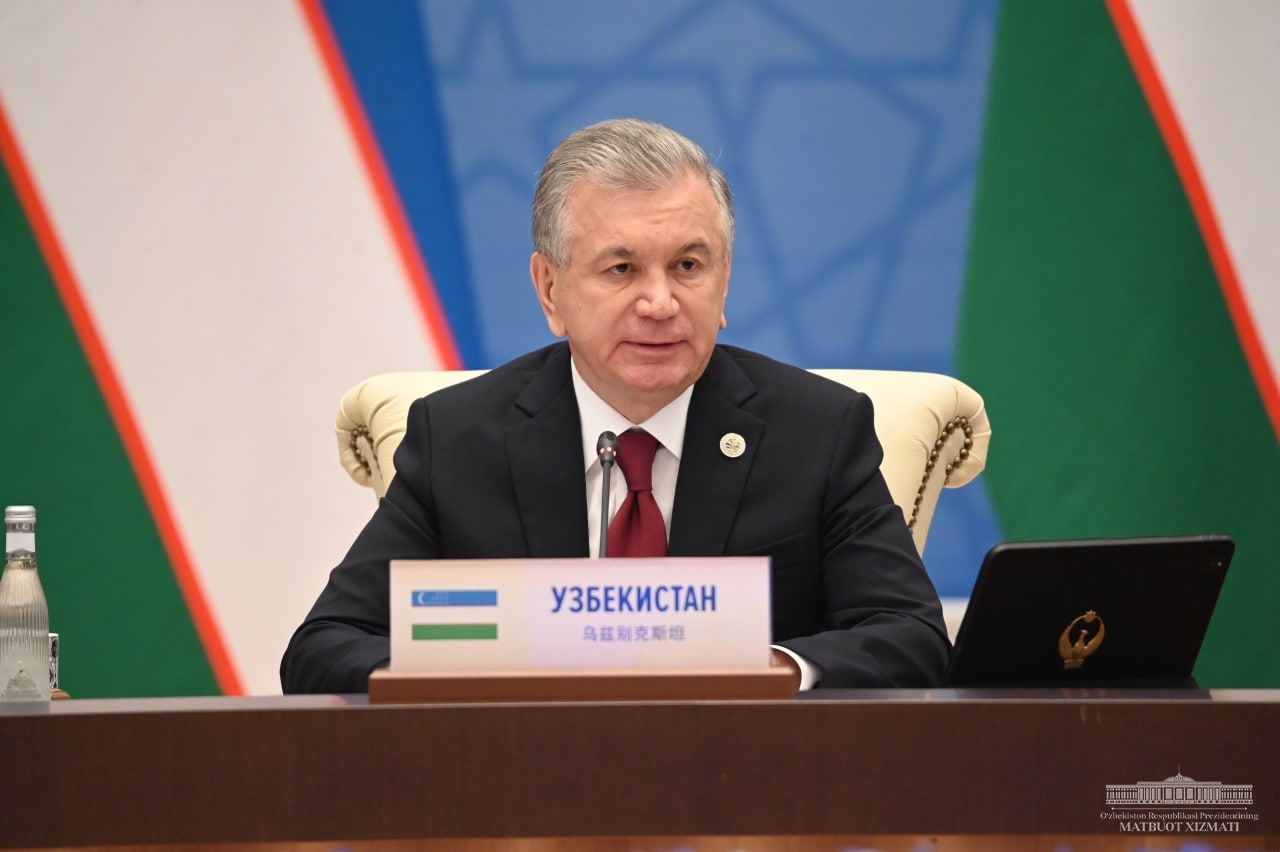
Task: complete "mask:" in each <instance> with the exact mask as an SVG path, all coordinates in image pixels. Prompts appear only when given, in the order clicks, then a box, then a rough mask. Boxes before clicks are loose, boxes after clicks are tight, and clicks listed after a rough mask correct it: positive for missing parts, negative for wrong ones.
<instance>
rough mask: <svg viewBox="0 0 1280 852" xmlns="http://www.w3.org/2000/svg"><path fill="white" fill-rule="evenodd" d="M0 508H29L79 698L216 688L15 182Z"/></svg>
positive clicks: (1, 217)
mask: <svg viewBox="0 0 1280 852" xmlns="http://www.w3.org/2000/svg"><path fill="white" fill-rule="evenodd" d="M0 258H3V261H2V262H0V317H3V318H4V335H3V338H0V363H3V364H4V371H3V372H4V380H3V381H4V385H5V392H4V399H5V405H4V406H3V407H0V432H2V433H3V434H4V435H5V439H4V441H2V442H0V501H3V502H4V503H6V504H10V505H12V504H27V503H29V504H31V505H34V506H35V507H36V511H37V512H38V521H37V525H36V546H37V554H38V559H39V566H40V579H41V582H42V583H43V585H44V588H45V595H46V597H47V598H48V600H49V626H50V629H51V630H53V631H55V632H57V633H59V634H60V635H61V642H62V644H61V666H60V683H61V685H62V688H63V689H65V690H67V691H68V692H69V693H71V695H72V697H74V698H96V697H120V696H148V695H156V696H167V695H211V694H217V693H218V691H219V690H218V685H217V682H216V680H215V678H214V675H213V672H212V669H211V668H210V666H209V663H208V660H207V658H206V656H205V653H204V650H203V648H202V646H201V644H200V640H199V637H198V636H197V634H196V630H195V627H194V625H193V623H192V620H191V617H190V616H189V614H188V611H187V608H186V605H185V604H184V602H183V599H182V595H181V593H180V591H179V589H178V585H177V581H176V580H175V578H174V573H173V570H172V569H171V567H170V565H169V560H168V557H167V556H166V554H165V551H164V548H163V546H162V545H161V542H160V538H159V536H158V534H157V532H156V528H155V525H154V523H153V522H152V519H151V514H150V512H149V511H148V508H147V504H146V501H145V500H144V498H143V495H142V492H141V490H140V488H139V486H138V481H137V479H136V477H135V476H134V472H133V469H132V468H131V466H130V464H129V460H128V457H127V455H126V453H125V451H124V447H123V446H122V444H121V442H120V439H119V436H118V434H117V432H116V429H115V426H114V424H113V423H112V420H111V417H110V415H109V413H108V411H107V407H106V404H105V402H104V401H103V397H102V394H101V393H100V392H99V389H98V386H97V383H96V381H95V380H94V376H93V373H92V371H91V370H90V368H89V365H88V362H87V361H86V359H85V356H84V354H83V352H82V350H81V347H80V344H79V341H78V340H77V339H76V335H75V332H74V331H73V329H72V327H71V324H70V322H69V320H68V318H67V314H66V311H65V310H64V309H63V305H62V302H61V301H60V299H59V297H58V293H57V290H56V288H55V286H54V283H53V280H52V278H51V276H50V274H49V271H48V268H47V267H46V265H45V261H44V259H43V258H42V256H41V254H40V250H39V248H38V246H37V244H36V241H35V238H34V236H33V234H32V230H31V228H30V227H29V225H28V222H27V220H26V218H25V215H24V213H23V210H22V207H21V205H20V204H19V202H18V199H17V196H16V194H15V192H14V187H13V183H12V182H11V180H10V178H9V175H8V174H6V173H5V172H4V171H3V169H0Z"/></svg>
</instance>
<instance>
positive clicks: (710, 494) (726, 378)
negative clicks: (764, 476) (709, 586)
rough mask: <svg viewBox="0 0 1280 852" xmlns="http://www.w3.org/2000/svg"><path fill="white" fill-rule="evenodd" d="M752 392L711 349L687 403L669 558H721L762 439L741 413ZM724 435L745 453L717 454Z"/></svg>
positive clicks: (758, 424)
mask: <svg viewBox="0 0 1280 852" xmlns="http://www.w3.org/2000/svg"><path fill="white" fill-rule="evenodd" d="M755 392H756V389H755V385H754V384H752V382H751V380H750V379H749V378H747V376H746V374H745V373H743V372H742V370H741V369H740V368H739V367H738V365H737V363H736V362H735V361H734V360H733V358H732V357H731V356H729V355H728V354H726V353H725V352H724V351H723V350H722V349H716V350H715V352H714V354H713V355H712V357H711V362H710V363H709V364H708V365H707V370H706V372H705V373H704V374H703V376H702V378H701V379H699V380H698V382H697V384H695V385H694V388H693V397H692V398H691V399H690V401H689V417H688V420H687V421H686V424H685V432H684V447H683V449H682V450H681V453H680V474H679V478H678V479H677V480H676V497H675V505H674V506H673V508H672V511H671V535H670V537H669V545H668V552H669V553H670V555H672V556H720V555H722V554H723V553H724V551H725V548H726V546H727V543H728V540H729V532H730V531H731V529H732V528H733V521H734V519H735V518H736V517H737V515H738V507H739V504H740V503H741V500H742V497H743V492H744V490H745V486H746V482H747V476H748V474H750V472H751V466H752V464H753V460H754V459H755V455H756V451H757V450H758V449H759V447H760V446H761V443H760V442H761V439H762V438H763V437H764V421H762V420H761V419H760V418H758V417H756V416H755V415H754V414H752V413H750V412H748V411H746V410H745V409H743V408H742V405H743V403H745V402H746V401H747V400H748V399H750V398H751V397H752V396H754V395H755ZM730 433H734V434H737V435H739V436H741V437H742V439H743V441H744V442H745V446H746V451H745V452H744V453H743V454H742V455H741V456H738V457H737V458H731V457H729V456H726V455H725V454H724V453H723V452H721V449H720V441H721V438H722V437H723V436H725V435H726V434H730Z"/></svg>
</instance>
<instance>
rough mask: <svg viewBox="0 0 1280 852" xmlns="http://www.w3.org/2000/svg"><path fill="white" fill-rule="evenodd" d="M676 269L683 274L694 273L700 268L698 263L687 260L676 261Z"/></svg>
mask: <svg viewBox="0 0 1280 852" xmlns="http://www.w3.org/2000/svg"><path fill="white" fill-rule="evenodd" d="M676 267H677V268H678V269H679V270H680V271H681V272H693V271H694V270H695V269H697V268H698V261H696V260H690V259H689V258H685V259H684V260H679V261H676Z"/></svg>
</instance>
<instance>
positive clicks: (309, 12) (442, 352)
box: [298, 0, 462, 370]
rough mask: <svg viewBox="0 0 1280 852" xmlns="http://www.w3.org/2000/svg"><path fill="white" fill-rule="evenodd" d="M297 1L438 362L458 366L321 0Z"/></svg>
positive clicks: (422, 262)
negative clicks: (371, 185)
mask: <svg viewBox="0 0 1280 852" xmlns="http://www.w3.org/2000/svg"><path fill="white" fill-rule="evenodd" d="M298 2H299V4H300V5H301V6H302V12H303V15H304V17H305V18H306V20H307V23H308V25H309V26H310V28H311V35H312V38H314V40H315V43H316V49H317V50H318V51H319V53H320V57H321V59H322V60H323V62H324V65H325V68H326V69H327V70H328V72H329V80H330V82H331V83H332V84H333V88H334V92H335V93H336V95H337V98H338V102H339V103H340V104H341V105H342V111H343V114H344V115H345V116H346V119H347V124H348V126H349V127H350V128H351V135H352V137H353V139H354V140H355V143H356V148H357V150H359V152H360V157H361V159H362V160H363V161H364V166H365V171H366V173H367V174H368V176H369V182H370V183H371V184H373V191H374V194H375V195H376V196H377V199H378V202H379V204H380V206H381V207H382V213H383V216H385V217H386V222H387V227H388V228H389V229H390V230H391V236H392V240H393V241H394V243H395V246H396V249H397V251H398V252H399V254H400V260H401V262H402V263H403V264H404V269H405V273H406V275H407V276H408V279H409V282H410V285H411V289H412V290H413V297H414V301H415V302H416V303H417V305H418V309H419V313H420V319H421V321H422V324H423V327H424V330H425V332H426V334H427V336H428V338H430V341H431V343H432V344H434V346H435V350H436V356H437V357H438V358H439V360H440V365H441V367H443V368H444V369H447V370H458V369H461V368H462V357H461V356H460V355H459V354H458V347H457V343H456V342H455V341H454V339H453V332H452V331H451V330H450V329H449V323H448V321H447V318H446V317H445V314H444V308H443V307H442V306H441V304H440V298H439V296H438V295H437V293H436V288H435V283H434V282H433V281H432V280H431V273H430V272H429V271H428V269H427V264H426V260H425V258H423V256H422V252H421V250H420V249H419V248H418V244H417V240H416V239H414V236H413V231H412V230H411V229H410V228H409V220H408V217H407V216H405V213H404V208H403V206H402V205H401V204H400V196H399V195H398V194H397V193H396V190H395V186H394V185H393V183H392V181H391V176H390V173H389V172H388V171H387V166H386V163H385V162H384V161H383V159H382V152H381V150H380V149H379V148H378V143H377V140H376V139H375V138H374V135H373V130H372V128H371V127H370V126H369V119H368V117H367V116H366V115H365V113H364V108H363V107H362V106H361V104H360V98H359V96H358V95H357V94H356V88H355V84H354V83H353V82H352V80H351V75H350V73H349V72H348V71H347V66H346V63H345V62H344V61H343V59H342V53H341V51H340V50H339V48H338V42H337V39H336V38H334V35H333V29H332V27H330V25H329V20H328V18H327V17H325V13H324V10H323V9H322V8H321V6H320V0H298Z"/></svg>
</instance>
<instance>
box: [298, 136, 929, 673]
mask: <svg viewBox="0 0 1280 852" xmlns="http://www.w3.org/2000/svg"><path fill="white" fill-rule="evenodd" d="M533 232H534V248H535V252H534V254H533V257H532V259H531V262H530V273H531V277H532V278H533V283H534V287H535V289H536V291H537V295H538V300H539V303H540V304H541V306H542V309H543V312H544V313H545V315H546V318H547V323H548V325H549V327H550V329H551V331H552V333H553V334H555V336H557V337H561V338H566V340H567V343H558V344H554V345H552V346H549V347H547V348H545V349H542V350H539V351H537V352H533V353H531V354H529V355H526V356H523V357H521V358H519V359H517V360H515V361H513V362H511V363H509V364H507V365H505V366H503V367H499V368H497V369H495V370H492V371H490V372H489V373H487V374H485V375H484V376H482V377H480V378H478V379H475V380H473V381H470V382H466V383H463V384H460V385H457V386H454V387H451V388H448V389H446V390H443V391H440V392H438V393H436V394H433V395H432V396H430V397H427V398H425V399H421V400H418V401H417V402H415V403H414V405H413V406H412V408H411V410H410V412H409V418H408V428H407V431H406V434H405V438H404V442H403V443H402V444H401V446H400V449H399V450H398V451H397V453H396V459H395V461H396V471H397V473H396V477H395V479H394V480H393V481H392V483H391V485H390V487H389V489H388V491H387V495H386V498H385V499H384V500H383V501H382V503H381V504H380V506H379V508H378V510H377V512H376V513H375V515H374V517H373V519H372V520H371V521H370V522H369V524H368V525H367V526H366V527H365V529H364V531H363V532H362V533H361V534H360V536H359V538H357V540H356V542H355V544H354V545H353V546H352V548H351V550H350V552H349V553H348V554H347V556H346V558H345V559H344V560H343V562H342V564H341V565H339V566H338V567H337V568H336V569H334V571H333V572H332V574H331V575H330V579H329V583H328V585H327V586H326V588H325V589H324V591H323V593H322V594H321V596H320V598H319V600H318V601H317V602H316V604H315V606H314V607H313V608H312V610H311V612H310V614H309V615H308V616H307V619H306V620H305V621H304V623H303V624H302V626H301V627H299V629H298V630H297V632H296V633H295V634H294V636H293V639H292V640H291V641H290V643H289V647H288V649H287V650H286V652H285V656H284V660H283V662H282V664H281V670H280V671H281V682H282V684H283V686H284V689H285V691H286V692H361V691H364V690H365V689H367V681H368V677H369V674H370V673H371V672H372V671H373V670H374V669H376V668H378V667H380V666H384V665H386V663H387V662H388V657H389V640H388V638H387V634H388V623H389V611H388V568H387V563H388V561H389V560H391V559H396V558H402V559H408V558H417V559H431V558H440V559H460V558H504V557H509V558H515V557H526V558H527V557H562V558H564V557H585V556H588V555H589V554H592V553H595V552H596V548H595V544H596V542H597V540H598V537H599V534H598V528H599V512H600V509H599V503H600V500H599V498H600V491H601V479H602V477H601V472H600V465H599V463H598V462H597V461H596V459H595V455H596V454H595V451H594V446H595V442H596V438H595V436H596V435H598V434H600V433H601V432H602V431H605V430H609V431H615V432H619V433H622V432H626V431H628V430H632V429H638V430H641V431H643V432H646V433H648V434H651V435H652V436H653V437H654V438H655V439H656V443H657V450H656V455H655V458H654V462H653V471H652V479H653V483H652V484H653V498H654V500H653V503H655V504H656V507H657V508H656V510H655V514H656V512H660V513H661V525H660V526H659V535H658V544H657V546H658V547H659V548H661V547H662V546H663V545H662V541H661V529H662V527H663V526H665V532H666V537H667V540H666V544H665V551H666V553H667V554H669V555H671V556H743V555H767V556H769V557H771V560H772V569H771V570H772V604H773V625H772V626H773V637H774V642H775V643H776V644H775V645H774V646H773V647H774V651H773V654H774V662H775V664H777V665H785V666H789V667H791V668H792V669H793V671H794V673H795V675H796V682H797V686H799V687H801V688H809V687H811V686H822V687H892V686H929V685H934V684H936V683H937V682H938V681H939V680H940V678H941V676H942V672H943V669H944V667H945V664H946V659H947V653H948V649H949V644H948V642H947V638H946V630H945V627H944V625H943V620H942V610H941V606H940V604H939V601H938V597H937V593H936V592H935V591H934V588H933V585H932V584H931V583H930V581H929V578H928V576H927V575H926V573H925V571H924V566H923V565H922V564H921V562H920V559H919V557H918V555H917V554H916V551H915V546H914V544H913V543H912V540H911V536H910V533H909V532H908V530H907V527H906V524H905V522H904V520H903V517H902V512H901V511H900V510H899V508H898V507H897V506H896V505H895V504H894V503H893V500H892V499H891V497H890V496H889V492H888V489H887V487H886V486H885V484H884V481H883V479H882V478H881V476H880V472H879V465H880V461H881V457H882V451H881V448H880V444H879V442H878V440H877V439H876V436H875V432H874V429H873V425H872V409H871V403H870V401H869V400H868V399H867V397H865V396H863V395H861V394H858V393H856V392H854V391H851V390H849V389H847V388H845V387H843V386H841V385H838V384H835V383H833V382H829V381H827V380H825V379H821V378H818V377H815V376H813V375H811V374H809V373H807V372H806V371H804V370H800V369H798V368H795V367H790V366H787V365H784V364H780V363H778V362H776V361H772V360H770V359H768V358H765V357H763V356H761V355H757V354H754V353H751V352H746V351H744V350H741V349H737V348H734V347H729V346H724V345H718V344H717V343H716V337H717V335H718V332H719V330H720V329H722V328H724V327H725V323H726V320H725V314H724V306H725V300H726V297H727V294H728V281H729V273H730V269H731V266H732V245H733V208H732V203H731V200H730V193H729V187H728V185H727V183H726V182H725V180H724V176H723V175H722V174H721V173H720V172H719V170H718V169H716V168H715V167H714V166H713V165H711V164H710V163H709V162H708V160H707V158H706V155H705V154H704V153H703V151H702V150H701V149H700V148H698V146H696V145H694V144H693V143H692V142H690V141H689V140H687V139H685V138H684V137H682V136H680V135H679V134H676V133H674V132H672V131H670V130H668V129H667V128H664V127H661V126H658V125H653V124H649V123H646V122H639V121H633V120H620V121H610V122H603V123H602V124H598V125H593V126H592V127H588V128H585V129H583V130H580V131H578V132H577V133H575V134H573V135H572V136H570V137H569V138H568V139H566V140H565V141H564V142H562V143H561V144H560V145H559V146H558V147H557V148H556V150H555V151H554V152H553V153H552V154H551V156H550V157H549V158H548V160H547V163H546V165H545V166H544V168H543V172H542V176H541V178H540V180H539V182H538V188H537V190H536V192H535V196H534V212H533ZM613 479H614V483H613V486H614V487H613V489H611V491H613V492H616V493H614V494H613V496H612V498H611V508H610V513H611V515H612V513H613V512H614V511H616V510H617V509H618V507H619V505H620V504H623V503H624V496H625V494H626V487H625V483H622V482H621V480H622V479H623V477H621V476H614V477H613ZM628 505H629V504H626V505H622V509H623V511H624V512H625V511H627V510H628ZM616 523H617V522H616V521H615V524H616ZM609 538H610V541H611V545H610V546H611V547H612V541H613V531H612V528H611V532H610V535H609Z"/></svg>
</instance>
